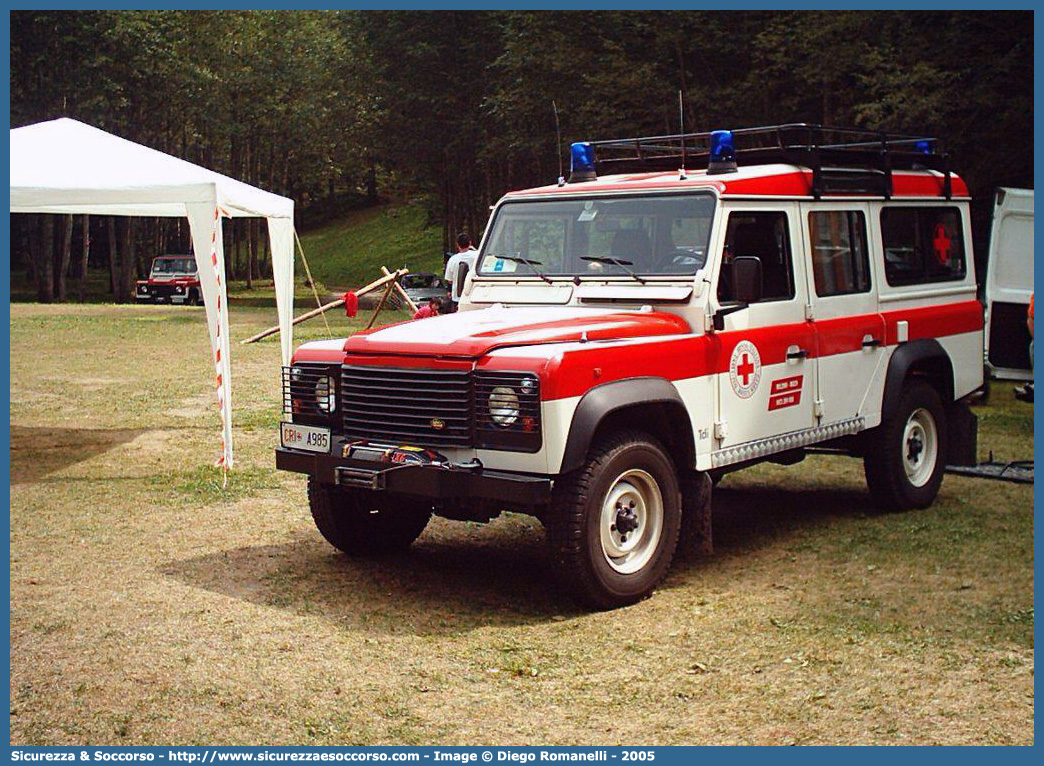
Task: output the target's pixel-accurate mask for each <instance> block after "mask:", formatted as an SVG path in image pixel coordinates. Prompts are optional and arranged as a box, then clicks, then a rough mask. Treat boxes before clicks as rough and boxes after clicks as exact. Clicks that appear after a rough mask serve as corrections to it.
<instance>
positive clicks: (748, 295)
mask: <svg viewBox="0 0 1044 766" xmlns="http://www.w3.org/2000/svg"><path fill="white" fill-rule="evenodd" d="M732 281H733V284H734V285H735V288H736V300H737V301H738V302H739V303H757V302H758V301H760V300H761V287H762V285H761V259H760V258H758V257H757V256H755V255H740V256H737V257H736V258H734V259H733V261H732Z"/></svg>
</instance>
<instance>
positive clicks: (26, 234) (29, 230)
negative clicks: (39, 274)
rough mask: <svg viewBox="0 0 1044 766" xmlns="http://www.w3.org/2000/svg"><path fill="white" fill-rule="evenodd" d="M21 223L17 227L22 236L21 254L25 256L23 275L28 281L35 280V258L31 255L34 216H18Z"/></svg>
mask: <svg viewBox="0 0 1044 766" xmlns="http://www.w3.org/2000/svg"><path fill="white" fill-rule="evenodd" d="M18 217H19V218H20V219H21V221H20V223H21V225H20V226H19V227H18V229H19V231H20V232H21V235H22V253H23V254H24V255H25V274H26V277H27V278H28V279H31V280H33V281H34V283H35V280H36V264H35V263H34V262H33V259H34V258H35V257H36V256H35V255H34V254H33V252H34V251H33V234H34V233H35V232H34V229H35V228H36V223H37V221H36V216H34V215H22V216H18Z"/></svg>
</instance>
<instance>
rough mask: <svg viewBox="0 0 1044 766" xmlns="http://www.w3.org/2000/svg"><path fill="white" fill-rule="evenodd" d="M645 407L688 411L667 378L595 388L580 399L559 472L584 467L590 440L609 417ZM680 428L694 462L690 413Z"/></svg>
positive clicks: (621, 382) (693, 441)
mask: <svg viewBox="0 0 1044 766" xmlns="http://www.w3.org/2000/svg"><path fill="white" fill-rule="evenodd" d="M643 404H666V405H671V406H677V407H679V408H681V411H682V412H685V413H687V412H688V410H687V409H686V407H685V402H683V401H682V398H681V394H679V393H678V389H677V388H675V387H674V384H673V383H671V381H669V380H667V379H666V378H654V377H647V378H627V379H626V380H617V381H613V382H611V383H603V384H601V385H599V386H595V387H594V388H592V389H590V390H589V391H588V392H587V393H586V394H584V395H583V397H581V399H580V402H579V404H577V406H576V410H575V411H574V412H573V421H572V423H571V424H570V425H569V436H568V437H567V438H566V446H565V452H564V453H563V454H562V465H561V468H560V469H559V472H560V473H568V472H570V471H574V470H576V469H577V468H579V467H580V466H581V465H583V462H584V459H585V458H586V457H587V452H588V450H589V449H590V448H591V440H592V439H593V438H594V435H595V432H596V431H597V430H598V426H599V425H600V424H601V423H602V421H603V420H605V418H606V417H608V416H609V415H611V414H612V413H614V412H617V411H619V410H622V409H624V408H625V407H632V406H635V405H643ZM678 427H679V428H682V429H683V430H684V432H685V434H686V436H685V437H684V438H686V439H687V444H685V447H686V448H687V450H688V454H689V455H691V456H692V458H693V460H695V455H696V442H695V440H694V439H693V435H692V424H691V423H690V421H689V418H688V415H687V414H686V417H685V419H684V423H679V424H678ZM690 462H691V461H690Z"/></svg>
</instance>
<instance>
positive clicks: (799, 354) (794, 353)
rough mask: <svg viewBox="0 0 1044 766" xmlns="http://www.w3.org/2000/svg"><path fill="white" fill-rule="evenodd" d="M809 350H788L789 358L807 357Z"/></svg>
mask: <svg viewBox="0 0 1044 766" xmlns="http://www.w3.org/2000/svg"><path fill="white" fill-rule="evenodd" d="M807 358H808V350H807V349H804V348H799V349H796V350H795V351H787V359H807Z"/></svg>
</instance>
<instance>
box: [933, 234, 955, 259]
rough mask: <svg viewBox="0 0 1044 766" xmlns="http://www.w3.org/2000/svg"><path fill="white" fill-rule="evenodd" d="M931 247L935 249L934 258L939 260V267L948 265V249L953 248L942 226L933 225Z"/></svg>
mask: <svg viewBox="0 0 1044 766" xmlns="http://www.w3.org/2000/svg"><path fill="white" fill-rule="evenodd" d="M932 247H933V248H934V249H935V257H936V258H937V259H938V260H939V265H940V266H946V265H948V264H949V263H950V249H951V248H952V247H953V240H951V239H950V238H949V237H948V236H947V234H946V226H945V225H944V224H941V223H937V224H935V234H934V236H933V237H932Z"/></svg>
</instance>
